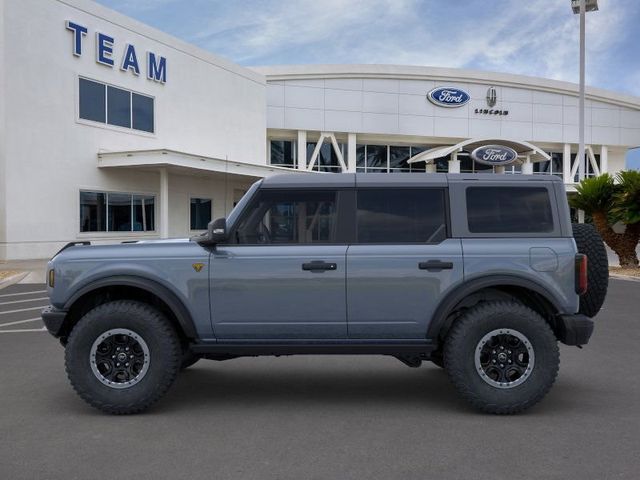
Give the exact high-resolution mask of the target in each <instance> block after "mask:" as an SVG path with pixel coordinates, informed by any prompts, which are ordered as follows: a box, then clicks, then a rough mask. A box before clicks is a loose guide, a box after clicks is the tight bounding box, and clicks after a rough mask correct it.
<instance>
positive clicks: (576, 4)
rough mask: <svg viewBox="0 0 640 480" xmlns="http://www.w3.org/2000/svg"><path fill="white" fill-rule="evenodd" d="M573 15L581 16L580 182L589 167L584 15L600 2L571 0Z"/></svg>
mask: <svg viewBox="0 0 640 480" xmlns="http://www.w3.org/2000/svg"><path fill="white" fill-rule="evenodd" d="M571 8H572V10H573V13H575V14H578V15H580V99H579V104H578V105H579V106H578V123H579V125H578V137H579V145H578V180H579V181H582V180H584V177H585V174H586V171H587V168H586V167H587V165H586V162H585V157H584V56H585V55H584V45H585V41H584V15H585V12H594V11H596V10H598V0H571Z"/></svg>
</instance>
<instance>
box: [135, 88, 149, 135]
mask: <svg viewBox="0 0 640 480" xmlns="http://www.w3.org/2000/svg"><path fill="white" fill-rule="evenodd" d="M132 96H133V97H132V99H131V104H132V107H133V115H132V117H133V125H132V126H133V128H135V129H136V130H142V131H144V132H150V133H153V98H151V97H147V96H145V95H138V94H137V93H133V94H132Z"/></svg>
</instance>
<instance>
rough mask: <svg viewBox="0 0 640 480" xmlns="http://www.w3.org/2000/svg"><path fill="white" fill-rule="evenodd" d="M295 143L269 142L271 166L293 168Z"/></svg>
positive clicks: (283, 141)
mask: <svg viewBox="0 0 640 480" xmlns="http://www.w3.org/2000/svg"><path fill="white" fill-rule="evenodd" d="M294 149H295V143H294V142H289V141H286V140H271V164H272V165H282V166H285V167H291V168H293V167H295V166H296V162H295V152H294Z"/></svg>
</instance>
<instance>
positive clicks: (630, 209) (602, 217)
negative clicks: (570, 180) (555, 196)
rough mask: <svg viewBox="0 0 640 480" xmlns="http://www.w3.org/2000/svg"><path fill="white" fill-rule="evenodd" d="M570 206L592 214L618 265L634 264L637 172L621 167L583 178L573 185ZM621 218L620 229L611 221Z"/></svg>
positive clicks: (639, 230)
mask: <svg viewBox="0 0 640 480" xmlns="http://www.w3.org/2000/svg"><path fill="white" fill-rule="evenodd" d="M576 191H577V193H578V194H577V195H575V196H574V197H572V198H571V199H570V203H571V206H572V207H574V208H579V209H580V210H584V211H585V212H586V213H588V214H589V215H591V216H592V218H593V224H594V225H595V227H596V229H597V230H598V232H599V233H600V235H601V236H602V238H603V240H604V241H605V242H606V244H607V245H609V247H611V249H612V250H613V251H614V252H615V253H616V254H617V255H618V258H619V259H620V266H622V267H626V268H638V255H637V254H636V247H637V246H638V241H640V172H638V171H635V170H630V171H622V172H619V173H618V174H617V175H616V178H615V181H614V178H613V177H612V176H611V175H609V174H608V173H605V174H603V175H599V176H597V177H591V178H585V179H584V180H583V181H582V182H580V185H578V186H577V187H576ZM617 222H622V223H623V224H624V226H625V229H624V232H623V233H616V232H615V231H614V230H613V228H612V227H613V225H614V224H615V223H617Z"/></svg>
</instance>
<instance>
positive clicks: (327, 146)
mask: <svg viewBox="0 0 640 480" xmlns="http://www.w3.org/2000/svg"><path fill="white" fill-rule="evenodd" d="M316 145H317V143H316V142H309V143H307V165H309V164H310V163H311V157H312V156H313V152H314V151H315V149H316ZM338 148H339V149H340V153H341V154H342V158H343V160H344V161H345V164H346V162H347V154H346V151H347V148H346V145H345V144H344V143H338ZM311 170H313V171H316V172H333V173H340V172H341V171H342V167H341V166H340V162H339V161H338V155H337V154H336V151H335V149H334V148H333V145H332V144H331V142H324V143H323V144H322V146H321V147H320V151H319V152H318V158H317V159H316V163H315V164H314V165H313V168H312V169H311Z"/></svg>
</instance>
